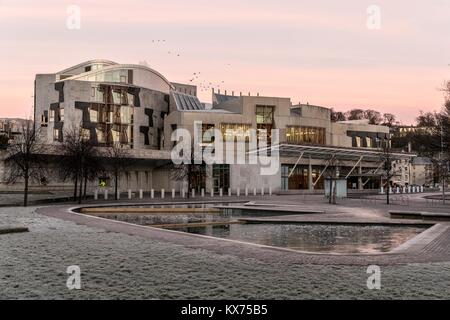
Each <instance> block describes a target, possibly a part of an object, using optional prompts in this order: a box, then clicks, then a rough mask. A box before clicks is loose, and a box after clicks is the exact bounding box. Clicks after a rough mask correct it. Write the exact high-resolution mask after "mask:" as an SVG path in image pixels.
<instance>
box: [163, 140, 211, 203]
mask: <svg viewBox="0 0 450 320" xmlns="http://www.w3.org/2000/svg"><path fill="white" fill-rule="evenodd" d="M195 152H196V151H195V150H194V148H193V149H192V150H191V161H190V163H189V164H185V163H182V164H173V163H171V164H169V165H168V166H167V168H168V169H169V172H170V177H171V179H172V180H174V181H181V182H187V184H188V192H187V197H188V198H189V197H190V192H191V189H193V188H192V186H195V187H196V189H197V191H200V190H198V189H199V188H200V186H201V185H202V184H203V183H204V181H205V179H206V177H207V170H206V164H205V163H201V164H198V163H196V162H195V158H196V157H195Z"/></svg>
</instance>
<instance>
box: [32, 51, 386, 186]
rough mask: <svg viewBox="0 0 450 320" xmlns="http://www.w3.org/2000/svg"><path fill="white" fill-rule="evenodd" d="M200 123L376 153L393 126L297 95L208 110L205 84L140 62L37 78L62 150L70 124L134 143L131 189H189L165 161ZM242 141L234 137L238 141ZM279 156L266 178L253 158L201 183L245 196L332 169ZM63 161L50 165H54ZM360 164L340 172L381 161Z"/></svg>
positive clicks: (227, 98) (47, 124)
mask: <svg viewBox="0 0 450 320" xmlns="http://www.w3.org/2000/svg"><path fill="white" fill-rule="evenodd" d="M196 122H201V123H202V124H203V125H205V128H206V129H207V128H215V129H218V130H220V131H222V132H225V131H226V129H227V128H228V129H231V130H232V132H233V134H235V133H237V132H240V133H243V134H244V135H246V134H247V133H248V132H249V130H255V131H257V132H263V131H262V130H268V131H269V132H270V130H271V129H276V130H278V133H279V143H280V144H297V145H298V144H304V145H317V146H322V147H327V146H333V147H342V148H361V149H364V150H376V147H377V143H378V141H379V140H381V139H386V138H388V137H389V128H387V127H383V126H373V125H369V124H368V123H367V122H366V121H349V122H338V123H333V122H331V111H330V109H328V108H324V107H320V106H314V105H309V104H298V105H293V104H292V102H291V99H290V98H281V97H264V96H260V95H259V94H258V95H257V96H251V95H249V96H242V95H239V96H234V94H232V95H227V94H226V93H225V94H220V92H214V91H213V93H212V108H207V107H206V104H204V103H201V102H200V101H199V99H198V97H197V87H196V86H194V85H188V84H181V83H175V82H173V83H171V82H169V81H168V80H167V79H166V78H165V77H164V76H163V75H161V74H160V73H158V72H157V71H155V70H152V69H150V68H148V67H145V66H141V65H128V64H117V63H115V62H112V61H107V60H92V61H88V62H85V63H81V64H79V65H77V66H74V67H70V68H68V69H65V70H63V71H60V72H56V73H53V74H38V75H36V80H35V123H36V126H39V127H40V128H41V131H42V140H43V141H44V142H45V143H46V144H49V145H52V146H54V147H55V148H57V146H58V144H59V143H61V142H62V141H63V140H64V136H65V133H66V132H67V130H69V129H70V128H80V129H82V130H83V133H85V134H86V135H87V136H89V138H90V139H93V140H94V141H95V142H97V143H98V144H99V146H100V147H108V146H111V145H114V144H121V145H123V146H126V147H128V148H129V149H130V153H131V154H132V157H133V159H134V160H136V161H133V162H130V168H129V169H128V170H127V171H126V172H124V173H123V175H122V177H121V181H120V188H121V189H122V190H125V189H132V190H138V189H144V190H146V191H148V190H150V189H155V190H161V189H165V190H167V191H170V190H171V189H176V190H177V191H178V190H180V189H181V188H185V187H186V186H187V183H186V182H183V181H172V178H171V175H170V173H169V170H168V169H167V166H166V165H167V164H168V163H170V162H171V160H170V151H171V150H172V148H173V146H174V142H173V141H171V136H172V134H173V132H174V131H175V130H177V129H186V130H187V131H189V133H190V134H191V135H194V133H196V132H197V133H198V132H199V130H203V129H204V128H198V127H197V128H196V127H195V123H196ZM200 133H202V132H200ZM234 138H235V136H234V135H233V141H234ZM271 138H272V137H270V139H271ZM252 143H256V142H255V141H247V144H246V150H247V151H249V150H250V149H251V147H252V146H255V144H252ZM322 152H325V151H322ZM280 160H281V162H280V164H279V168H278V170H277V172H276V173H275V174H273V175H270V176H262V175H261V174H260V172H259V171H260V166H259V165H252V164H248V163H245V164H236V163H233V164H231V165H229V166H221V165H220V164H217V165H209V166H207V168H206V171H205V172H206V177H205V179H204V181H203V182H201V183H200V185H197V186H196V188H201V189H205V191H206V193H208V192H209V191H210V190H211V189H215V191H216V192H217V191H218V189H224V193H225V192H228V191H227V189H229V188H231V189H232V192H233V193H236V192H237V190H238V189H240V192H241V193H243V192H244V190H245V189H246V188H248V189H249V192H253V189H255V188H257V189H258V193H260V192H261V189H262V188H264V189H265V190H266V192H268V190H269V188H270V189H272V191H273V192H279V191H281V190H284V191H289V190H291V189H294V190H297V189H299V190H308V191H313V189H321V188H323V186H322V187H321V184H320V183H319V184H317V180H318V179H320V178H321V177H322V176H323V174H324V170H325V169H326V168H327V167H328V165H329V164H327V162H328V160H327V159H326V158H323V157H319V158H315V157H314V156H312V157H311V156H309V157H305V158H302V159H299V155H291V156H282V157H281V159H280ZM56 162H57V160H55V163H53V164H52V163H51V161H50V162H49V166H52V165H55V164H56ZM131 163H132V164H131ZM355 164H356V163H355V161H350V160H343V161H340V162H339V163H338V164H335V166H339V167H340V168H341V169H340V170H341V172H342V174H346V173H347V172H350V173H351V172H357V173H360V174H362V173H363V171H364V170H374V169H375V168H377V167H378V163H376V162H374V161H368V160H364V159H361V161H359V163H358V168H356V170H355V168H353V167H356V166H355ZM295 170H297V171H295ZM294 171H295V172H294ZM286 173H288V175H289V177H286ZM283 175H284V176H283ZM322 178H323V177H322ZM283 179H284V180H283ZM286 179H287V180H286ZM306 180H307V181H306ZM49 181H51V186H60V185H61V186H64V185H66V186H67V185H68V184H67V183H65V182H61V181H58V177H57V175H56V174H55V175H54V176H52V177H50V179H49ZM283 181H284V184H283ZM305 181H306V182H305ZM313 182H315V183H314V185H313ZM355 182H356V183H357V184H358V186H357V187H358V188H359V189H364V188H367V187H370V184H364V185H363V182H362V179H361V177H359V178H358V179H356V180H355V179H354V181H353V184H354V183H355ZM69 185H70V184H69ZM51 186H49V188H50V187H51ZM90 188H91V189H95V188H97V182H96V181H92V182H91V183H90Z"/></svg>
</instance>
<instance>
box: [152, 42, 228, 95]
mask: <svg viewBox="0 0 450 320" xmlns="http://www.w3.org/2000/svg"><path fill="white" fill-rule="evenodd" d="M152 43H154V44H166V43H167V41H166V40H164V39H163V40H152ZM167 54H168V55H172V56H176V57H180V56H181V53H179V52H177V51H172V50H168V51H167ZM144 63H145V64H146V65H148V64H147V63H146V62H144ZM227 66H228V67H230V66H231V64H230V63H227ZM201 75H202V74H201V72H194V73H193V74H192V75H191V77H190V78H189V83H191V84H196V85H197V86H198V88H199V90H200V91H201V92H207V91H211V90H212V89H213V88H217V89H220V88H221V86H223V85H224V84H225V81H219V82H218V83H213V82H210V81H207V80H202V79H201Z"/></svg>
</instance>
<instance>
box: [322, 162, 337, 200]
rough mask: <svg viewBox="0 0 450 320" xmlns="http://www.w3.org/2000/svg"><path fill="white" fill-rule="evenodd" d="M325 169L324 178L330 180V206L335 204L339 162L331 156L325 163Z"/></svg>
mask: <svg viewBox="0 0 450 320" xmlns="http://www.w3.org/2000/svg"><path fill="white" fill-rule="evenodd" d="M327 165H328V166H327V169H326V170H325V172H324V176H325V178H327V179H328V180H330V186H329V188H330V189H329V193H330V197H329V203H330V204H337V181H338V180H339V176H338V173H339V165H340V161H339V160H337V159H336V157H335V156H334V155H333V156H332V157H331V158H330V159H329V160H328V163H327Z"/></svg>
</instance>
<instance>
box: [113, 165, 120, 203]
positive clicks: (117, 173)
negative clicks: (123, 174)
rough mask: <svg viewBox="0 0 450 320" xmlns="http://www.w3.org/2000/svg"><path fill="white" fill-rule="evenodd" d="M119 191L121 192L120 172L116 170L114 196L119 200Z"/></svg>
mask: <svg viewBox="0 0 450 320" xmlns="http://www.w3.org/2000/svg"><path fill="white" fill-rule="evenodd" d="M118 192H119V172H118V171H117V170H116V171H115V172H114V194H115V196H114V198H115V199H116V200H118V198H119V197H118Z"/></svg>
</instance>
